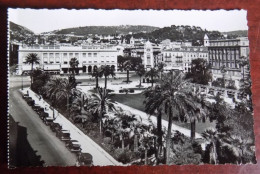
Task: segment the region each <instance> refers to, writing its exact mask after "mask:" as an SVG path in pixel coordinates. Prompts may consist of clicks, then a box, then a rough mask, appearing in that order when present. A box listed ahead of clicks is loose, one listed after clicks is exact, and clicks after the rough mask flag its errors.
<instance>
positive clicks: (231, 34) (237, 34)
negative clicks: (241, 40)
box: [222, 30, 248, 38]
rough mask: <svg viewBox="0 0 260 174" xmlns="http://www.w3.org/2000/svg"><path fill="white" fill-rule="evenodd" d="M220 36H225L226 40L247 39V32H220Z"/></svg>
mask: <svg viewBox="0 0 260 174" xmlns="http://www.w3.org/2000/svg"><path fill="white" fill-rule="evenodd" d="M222 34H227V36H228V38H236V37H247V36H248V30H236V31H229V32H222Z"/></svg>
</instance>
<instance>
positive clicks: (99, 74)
mask: <svg viewBox="0 0 260 174" xmlns="http://www.w3.org/2000/svg"><path fill="white" fill-rule="evenodd" d="M102 76H103V70H102V68H101V67H99V68H97V69H94V71H93V73H92V77H95V79H96V89H97V88H98V87H99V85H98V78H101V77H102Z"/></svg>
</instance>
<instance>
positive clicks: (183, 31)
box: [127, 25, 223, 45]
mask: <svg viewBox="0 0 260 174" xmlns="http://www.w3.org/2000/svg"><path fill="white" fill-rule="evenodd" d="M205 34H207V35H208V36H209V38H210V39H220V38H223V35H222V34H221V33H220V32H219V31H207V30H203V29H201V28H200V27H195V26H192V27H191V26H188V25H185V26H183V25H181V26H175V25H172V26H171V27H164V28H160V29H158V30H155V31H152V32H150V33H137V34H134V35H133V36H134V38H144V39H149V40H151V41H152V42H157V43H159V42H161V41H162V40H165V39H170V40H171V41H189V42H192V44H193V45H202V44H203V38H204V36H205ZM129 37H131V36H130V35H128V36H127V38H129Z"/></svg>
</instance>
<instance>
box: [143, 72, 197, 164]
mask: <svg viewBox="0 0 260 174" xmlns="http://www.w3.org/2000/svg"><path fill="white" fill-rule="evenodd" d="M158 86H159V87H160V88H161V91H160V95H158V98H152V100H157V101H155V102H154V103H156V104H157V105H158V107H160V108H163V111H164V113H165V114H166V115H167V116H168V129H167V135H166V164H169V163H170V147H171V131H172V122H173V119H175V120H179V121H181V119H182V118H181V115H183V113H185V114H186V112H187V111H191V109H193V107H191V108H189V107H190V105H191V106H192V104H190V103H191V102H193V101H192V100H191V99H190V96H191V92H190V88H188V87H187V85H186V81H184V78H183V74H182V73H181V72H179V71H176V72H170V73H168V74H166V75H164V76H163V78H162V80H161V82H160V84H158ZM146 99H147V98H146ZM146 106H147V104H146ZM188 106H189V107H188ZM196 109H197V108H196Z"/></svg>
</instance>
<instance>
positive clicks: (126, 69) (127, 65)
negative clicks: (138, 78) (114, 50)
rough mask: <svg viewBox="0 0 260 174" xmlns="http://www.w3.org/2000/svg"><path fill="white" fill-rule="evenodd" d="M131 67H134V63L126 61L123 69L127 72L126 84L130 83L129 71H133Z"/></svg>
mask: <svg viewBox="0 0 260 174" xmlns="http://www.w3.org/2000/svg"><path fill="white" fill-rule="evenodd" d="M131 67H132V63H131V61H129V60H128V61H125V62H124V64H123V68H124V70H125V71H126V73H127V78H126V83H129V82H130V81H129V71H130V70H131Z"/></svg>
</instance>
